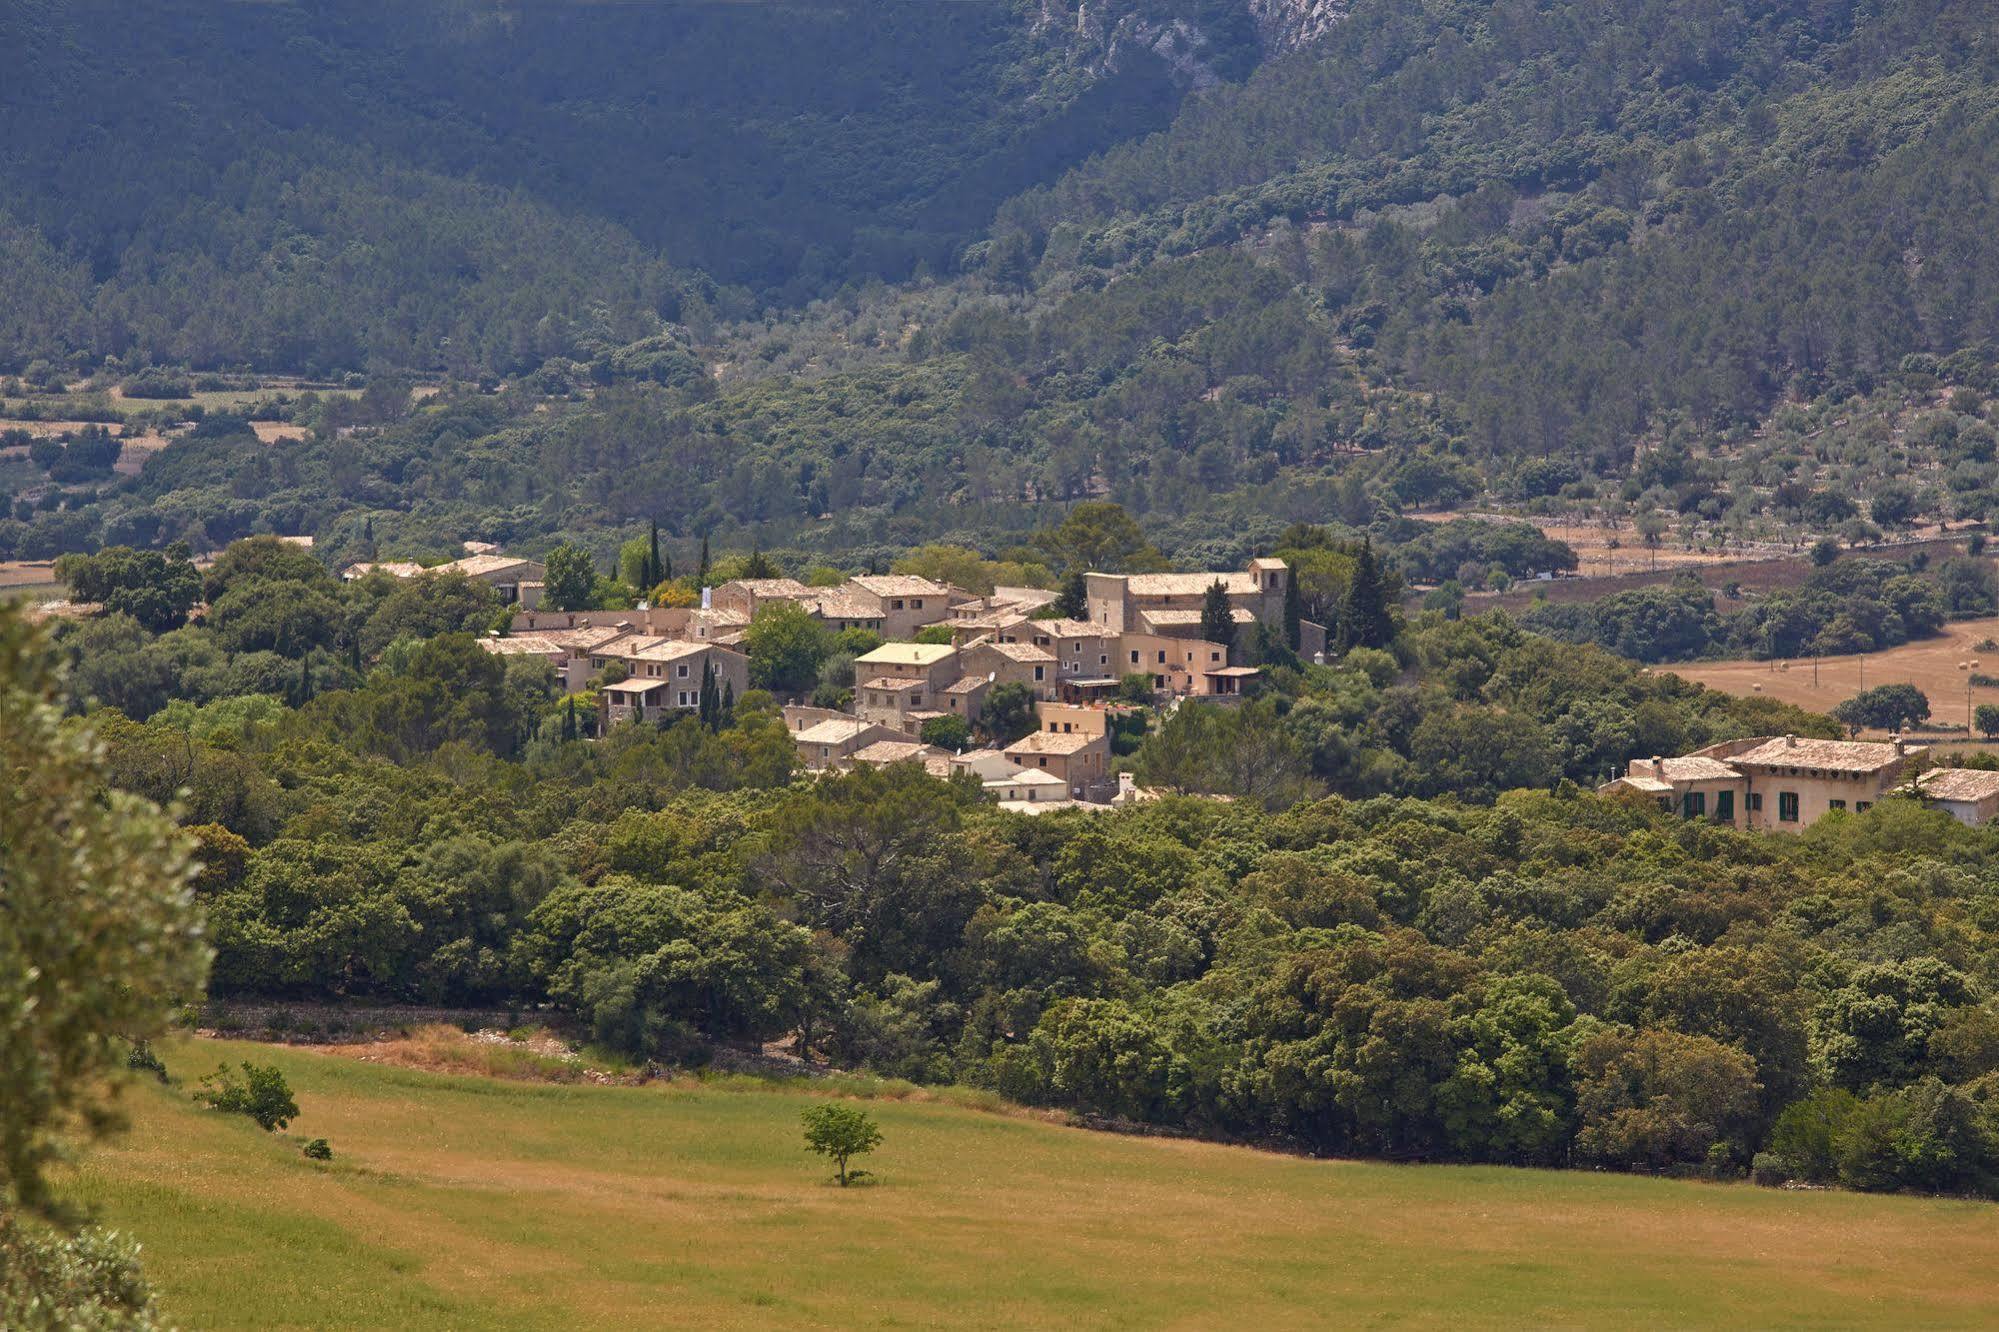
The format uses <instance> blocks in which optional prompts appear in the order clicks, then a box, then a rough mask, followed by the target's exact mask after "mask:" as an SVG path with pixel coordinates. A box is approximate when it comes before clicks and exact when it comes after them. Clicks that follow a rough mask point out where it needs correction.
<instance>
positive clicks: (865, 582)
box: [847, 574, 955, 597]
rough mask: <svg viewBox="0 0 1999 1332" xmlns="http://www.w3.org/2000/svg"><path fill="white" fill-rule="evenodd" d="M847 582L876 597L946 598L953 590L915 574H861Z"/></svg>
mask: <svg viewBox="0 0 1999 1332" xmlns="http://www.w3.org/2000/svg"><path fill="white" fill-rule="evenodd" d="M847 581H848V582H849V583H852V584H853V585H854V586H856V587H859V588H864V589H866V590H867V591H869V592H872V593H874V594H875V595H876V596H878V597H948V596H950V595H951V593H952V592H953V591H954V590H955V589H953V588H951V587H948V586H946V585H945V584H943V583H933V582H931V581H930V580H929V579H928V578H919V577H917V576H916V575H915V574H863V575H862V576H861V577H859V578H850V579H848V580H847Z"/></svg>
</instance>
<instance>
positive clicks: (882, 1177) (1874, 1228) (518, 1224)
mask: <svg viewBox="0 0 1999 1332" xmlns="http://www.w3.org/2000/svg"><path fill="white" fill-rule="evenodd" d="M164 1054H165V1057H166V1059H167V1062H168V1065H169V1067H170V1068H172V1069H173V1070H174V1071H175V1072H176V1073H177V1074H182V1075H191V1074H193V1073H195V1072H198V1071H200V1070H201V1069H203V1068H207V1067H212V1066H213V1064H214V1063H215V1062H216V1061H217V1060H218V1059H221V1058H227V1059H230V1060H235V1059H240V1058H246V1057H247V1058H252V1059H256V1060H258V1061H260V1062H273V1063H277V1064H279V1065H280V1066H281V1067H282V1068H283V1069H284V1070H285V1073H286V1076H287V1077H288V1078H290V1079H291V1081H292V1085H293V1086H294V1088H295V1089H296V1091H297V1096H298V1101H299V1104H300V1106H301V1108H302V1111H303V1113H302V1115H301V1118H300V1120H299V1122H298V1123H297V1124H296V1125H294V1127H293V1132H294V1134H296V1135H298V1136H300V1137H308V1136H309V1137H319V1136H324V1137H326V1138H328V1139H330V1140H331V1141H332V1143H333V1148H334V1151H335V1153H336V1159H335V1161H334V1162H333V1163H332V1164H331V1165H319V1164H315V1163H313V1162H309V1161H306V1160H304V1159H303V1158H302V1157H301V1156H300V1155H299V1153H298V1151H297V1146H296V1143H295V1142H288V1141H285V1140H283V1139H280V1138H278V1137H275V1136H272V1135H265V1134H262V1133H260V1132H258V1131H257V1129H256V1128H255V1126H254V1125H252V1124H250V1123H249V1122H248V1121H247V1120H240V1119H228V1118H225V1117H222V1116H217V1115H213V1114H208V1113H205V1112H202V1111H200V1110H198V1109H195V1108H194V1107H192V1106H191V1105H190V1104H189V1103H188V1102H187V1100H186V1098H185V1096H183V1095H181V1094H179V1093H176V1092H172V1091H167V1090H162V1089H159V1088H155V1087H150V1086H148V1087H142V1088H138V1089H136V1090H135V1092H134V1095H133V1097H132V1110H133V1116H134V1121H135V1127H134V1131H133V1133H132V1134H131V1135H130V1136H129V1137H128V1138H126V1139H125V1140H123V1141H122V1142H120V1143H118V1144H116V1145H114V1146H112V1147H109V1148H107V1149H105V1150H103V1151H101V1152H98V1153H96V1154H94V1155H93V1156H92V1157H91V1158H90V1164H89V1165H88V1166H87V1167H86V1168H85V1170H84V1171H83V1172H81V1175H80V1176H79V1179H78V1180H77V1184H78V1188H79V1191H80V1192H81V1193H83V1194H84V1195H85V1196H87V1197H89V1198H91V1199H93V1200H95V1201H96V1202H97V1203H99V1204H100V1206H101V1207H102V1210H103V1214H104V1217H105V1219H106V1220H107V1221H108V1222H110V1223H112V1224H116V1225H119V1226H122V1227H128V1228H130V1229H132V1230H134V1231H136V1232H137V1233H138V1234H139V1235H140V1237H141V1238H142V1239H143V1240H144V1241H145V1243H146V1246H147V1249H146V1257H147V1261H148V1264H149V1267H150V1269H151V1271H152V1273H153V1275H154V1277H155V1278H156V1280H157V1281H158V1282H159V1284H160V1285H161V1287H162V1289H163V1290H164V1292H165V1297H166V1300H167V1303H168V1306H169V1312H170V1313H171V1315H172V1316H173V1317H174V1318H176V1319H177V1320H179V1321H180V1322H182V1323H183V1324H184V1325H188V1326H199V1327H204V1328H231V1327H258V1328H264V1327H327V1326H338V1327H343V1328H350V1327H361V1328H370V1327H383V1328H386V1327H395V1328H413V1327H432V1326H436V1327H454V1328H460V1327H462V1328H478V1327H503V1328H512V1327H553V1326H564V1327H575V1326H599V1325H607V1324H608V1325H620V1324H622V1325H629V1326H648V1327H650V1326H699V1327H704V1328H708V1327H758V1328H762V1327H771V1326H851V1325H855V1324H868V1325H875V1326H912V1327H913V1326H926V1327H928V1326H939V1325H950V1326H966V1327H1022V1326H1032V1327H1053V1326H1064V1327H1072V1326H1073V1327H1134V1328H1136V1327H1145V1328H1153V1327H1221V1326H1253V1327H1271V1328H1285V1327H1316V1326H1325V1325H1327V1324H1328V1323H1337V1324H1342V1325H1356V1324H1394V1325H1401V1326H1418V1327H1432V1326H1450V1327H1453V1328H1466V1327H1502V1326H1503V1327H1517V1326H1528V1325H1533V1326H1566V1327H1577V1326H1602V1327H1627V1326H1651V1327H1666V1326H1670V1327H1702V1326H1728V1327H1745V1326H1755V1327H1782V1326H1795V1327H1857V1326H1897V1327H1907V1326H1913V1325H1920V1326H1926V1327H1931V1326H1940V1327H1949V1326H1962V1327H1973V1326H1991V1325H1993V1323H1994V1322H1996V1321H1999V1275H1996V1274H1999V1211H1995V1210H1994V1209H1993V1208H1992V1207H1990V1206H1987V1205H1983V1204H1971V1203H1955V1202H1940V1201H1934V1200H1925V1199H1905V1198H1870V1197H1860V1196H1857V1195H1851V1194H1840V1193H1784V1192H1779V1191H1774V1190H1761V1189H1754V1188H1750V1187H1748V1186H1746V1185H1743V1186H1717V1185H1697V1184H1685V1183H1674V1182H1669V1181H1661V1180H1649V1179H1638V1178H1632V1177H1628V1176H1614V1175H1592V1174H1586V1173H1582V1172H1572V1173H1561V1172H1548V1171H1526V1170H1502V1169H1485V1168H1458V1167H1424V1166H1403V1167H1398V1166H1386V1165H1374V1164H1361V1163H1340V1162H1314V1161H1306V1160H1300V1159H1295V1158H1289V1157H1283V1156H1277V1155H1272V1154H1269V1153H1263V1152H1255V1151H1248V1150H1244V1149H1241V1148H1231V1147H1222V1146H1215V1145H1212V1144H1205V1143H1195V1142H1185V1141H1170V1140H1154V1139H1140V1138H1125V1137H1113V1136H1107V1135H1103V1134H1095V1133H1089V1132H1084V1131H1080V1130H1075V1129H1068V1128H1063V1127H1059V1126H1056V1125H1053V1124H1049V1123H1045V1122H1040V1121H1038V1120H1036V1119H1034V1118H1030V1117H1024V1116H1013V1115H994V1114H984V1113H975V1112H971V1111H968V1110H967V1109H966V1108H964V1107H961V1106H958V1105H954V1104H950V1103H948V1102H947V1101H945V1100H939V1099H931V1100H923V1099H916V1098H911V1099H906V1100H887V1099H883V1100H874V1101H872V1102H871V1103H870V1106H869V1109H870V1112H871V1113H872V1114H873V1115H874V1116H875V1117H876V1119H877V1120H878V1121H879V1122H880V1124H881V1126H882V1128H883V1131H884V1133H885V1134H886V1140H885V1142H884V1144H883V1147H882V1149H881V1151H880V1153H879V1154H878V1155H877V1156H876V1157H874V1158H872V1159H871V1160H870V1161H869V1162H868V1164H869V1167H870V1168H871V1169H874V1170H876V1171H877V1172H878V1182H877V1183H876V1184H875V1185H874V1186H873V1187H869V1188H858V1189H846V1190H842V1189H838V1188H835V1187H832V1186H831V1184H830V1183H829V1182H828V1179H827V1177H826V1172H825V1171H824V1170H823V1169H822V1163H820V1162H818V1161H817V1160H816V1159H814V1158H811V1157H808V1156H807V1155H806V1153H805V1152H804V1151H803V1150H802V1147H801V1144H800V1140H799V1129H798V1113H799V1110H800V1109H801V1108H802V1107H804V1106H806V1105H810V1104H812V1103H813V1099H814V1098H815V1097H816V1096H820V1095H824V1094H826V1088H825V1086H824V1085H823V1084H820V1085H815V1086H814V1087H811V1088H802V1087H800V1086H798V1085H789V1086H779V1087H769V1086H763V1087H761V1088H760V1089H759V1090H758V1091H757V1092H756V1093H755V1094H750V1093H749V1092H747V1091H746V1090H744V1089H743V1084H741V1083H739V1082H737V1081H735V1080H718V1081H701V1082H697V1081H694V1080H691V1079H679V1080H675V1081H673V1082H668V1083H654V1084H651V1085H648V1086H644V1087H599V1086H590V1085H585V1084H567V1085H549V1084H539V1085H538V1084H535V1083H530V1082H521V1081H502V1080H497V1079H493V1078H485V1077H462V1076H440V1075H437V1074H434V1073H429V1072H422V1071H417V1070H414V1069H411V1068H405V1067H396V1066H391V1065H387V1064H382V1063H363V1062H360V1061H358V1060H355V1059H352V1058H344V1057H330V1056H328V1055H326V1054H320V1053H311V1052H306V1051H302V1050H296V1049H289V1048H282V1047H260V1046H249V1045H243V1044H240V1043H226V1042H207V1041H203V1042H182V1043H176V1044H172V1045H169V1046H166V1047H164Z"/></svg>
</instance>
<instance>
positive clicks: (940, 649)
mask: <svg viewBox="0 0 1999 1332" xmlns="http://www.w3.org/2000/svg"><path fill="white" fill-rule="evenodd" d="M957 653H958V649H956V648H954V647H952V646H951V645H950V644H949V643H884V644H882V645H881V646H880V647H878V648H876V649H875V650H874V651H872V652H864V653H862V654H861V655H860V656H858V657H856V658H854V664H855V665H857V666H913V667H915V668H916V669H918V670H924V669H927V668H928V667H931V666H935V665H937V664H938V663H939V662H942V661H947V660H949V659H950V658H952V657H954V656H956V655H957Z"/></svg>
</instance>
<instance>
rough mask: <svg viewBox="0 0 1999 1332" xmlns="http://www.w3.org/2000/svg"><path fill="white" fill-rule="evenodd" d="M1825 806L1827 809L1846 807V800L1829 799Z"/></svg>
mask: <svg viewBox="0 0 1999 1332" xmlns="http://www.w3.org/2000/svg"><path fill="white" fill-rule="evenodd" d="M1825 807H1826V808H1827V809H1845V808H1846V802H1845V801H1844V800H1828V801H1826V802H1825Z"/></svg>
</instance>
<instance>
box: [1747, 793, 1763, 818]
mask: <svg viewBox="0 0 1999 1332" xmlns="http://www.w3.org/2000/svg"><path fill="white" fill-rule="evenodd" d="M1748 798H1749V812H1750V813H1751V814H1761V813H1762V812H1763V793H1762V792H1761V791H1751V792H1750V793H1749V797H1748Z"/></svg>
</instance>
